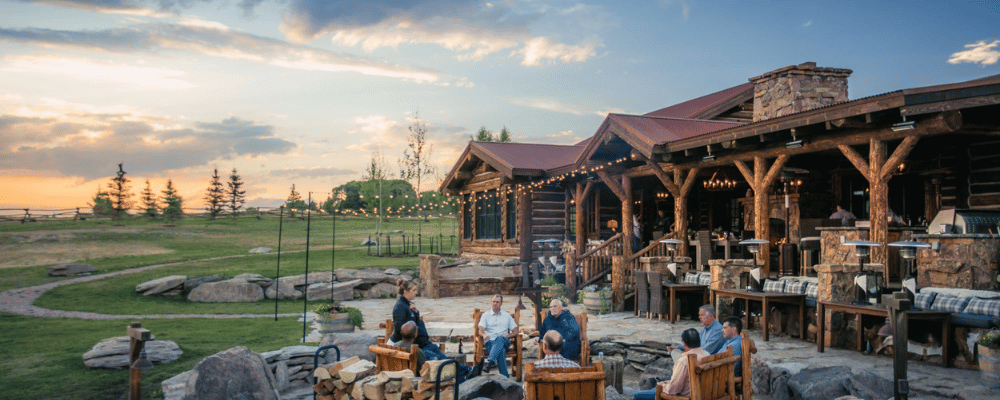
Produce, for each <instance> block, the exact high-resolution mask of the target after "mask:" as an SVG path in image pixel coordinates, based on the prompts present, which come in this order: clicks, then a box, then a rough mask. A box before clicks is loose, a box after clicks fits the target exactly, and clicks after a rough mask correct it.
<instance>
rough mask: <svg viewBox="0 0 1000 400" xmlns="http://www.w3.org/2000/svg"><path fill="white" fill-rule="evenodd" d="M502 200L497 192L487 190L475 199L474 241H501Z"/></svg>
mask: <svg viewBox="0 0 1000 400" xmlns="http://www.w3.org/2000/svg"><path fill="white" fill-rule="evenodd" d="M502 199H503V197H501V196H500V195H499V192H498V191H497V190H489V191H487V192H485V193H483V194H482V195H480V196H477V198H476V239H501V238H503V232H501V226H500V221H502V219H501V218H503V210H502V209H501V204H502V203H500V201H501V200H502Z"/></svg>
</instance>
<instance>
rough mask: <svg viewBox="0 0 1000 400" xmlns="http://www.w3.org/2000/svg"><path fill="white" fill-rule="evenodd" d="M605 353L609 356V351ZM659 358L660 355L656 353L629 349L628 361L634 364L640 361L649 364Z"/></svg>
mask: <svg viewBox="0 0 1000 400" xmlns="http://www.w3.org/2000/svg"><path fill="white" fill-rule="evenodd" d="M604 355H605V356H607V355H608V353H604ZM658 358H660V357H658V356H656V355H655V354H649V353H643V352H641V351H633V350H629V352H628V358H626V359H627V360H628V362H630V363H633V364H634V363H639V364H642V365H646V364H649V363H651V362H653V361H656V360H657V359H658Z"/></svg>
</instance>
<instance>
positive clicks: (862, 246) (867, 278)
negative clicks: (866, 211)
mask: <svg viewBox="0 0 1000 400" xmlns="http://www.w3.org/2000/svg"><path fill="white" fill-rule="evenodd" d="M844 246H854V255H855V256H857V257H858V274H857V275H855V276H854V301H853V303H854V304H872V300H874V301H875V302H876V303H881V302H882V299H881V298H879V292H881V290H882V287H881V280H882V279H881V278H882V275H881V274H876V273H869V272H865V259H866V258H868V255H869V254H871V248H872V247H877V246H879V244H878V243H875V242H870V241H867V240H852V241H850V242H845V243H844Z"/></svg>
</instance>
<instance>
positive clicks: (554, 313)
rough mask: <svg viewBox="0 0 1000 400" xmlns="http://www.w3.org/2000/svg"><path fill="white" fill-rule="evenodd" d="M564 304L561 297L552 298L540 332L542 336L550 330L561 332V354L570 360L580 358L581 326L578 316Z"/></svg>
mask: <svg viewBox="0 0 1000 400" xmlns="http://www.w3.org/2000/svg"><path fill="white" fill-rule="evenodd" d="M563 306H564V304H563V303H562V301H560V300H559V299H552V302H550V303H549V315H547V316H545V321H542V327H541V328H539V329H538V333H539V335H541V337H545V334H546V333H548V332H551V331H556V332H559V335H560V336H561V337H562V342H563V345H562V351H560V354H562V356H563V357H565V358H566V359H569V360H579V359H580V326H579V325H577V323H576V317H574V316H573V314H570V313H569V311H567V310H566V309H564V308H563ZM539 344H541V339H539Z"/></svg>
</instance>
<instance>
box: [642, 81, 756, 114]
mask: <svg viewBox="0 0 1000 400" xmlns="http://www.w3.org/2000/svg"><path fill="white" fill-rule="evenodd" d="M748 94H749V95H750V96H751V97H752V96H753V84H752V83H750V82H747V83H744V84H742V85H739V86H733V87H731V88H729V89H725V90H722V91H718V92H715V93H712V94H709V95H705V96H702V97H699V98H697V99H694V100H688V101H685V102H683V103H680V104H675V105H672V106H670V107H667V108H661V109H659V110H656V111H653V112H650V113H647V114H645V116H647V117H668V118H706V119H707V118H711V117H714V115H713V116H705V115H701V114H702V113H704V112H705V111H707V110H710V109H712V108H714V107H715V106H717V105H719V104H722V103H725V102H727V101H730V100H732V99H733V98H735V97H741V96H746V95H748ZM723 111H724V110H723Z"/></svg>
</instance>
